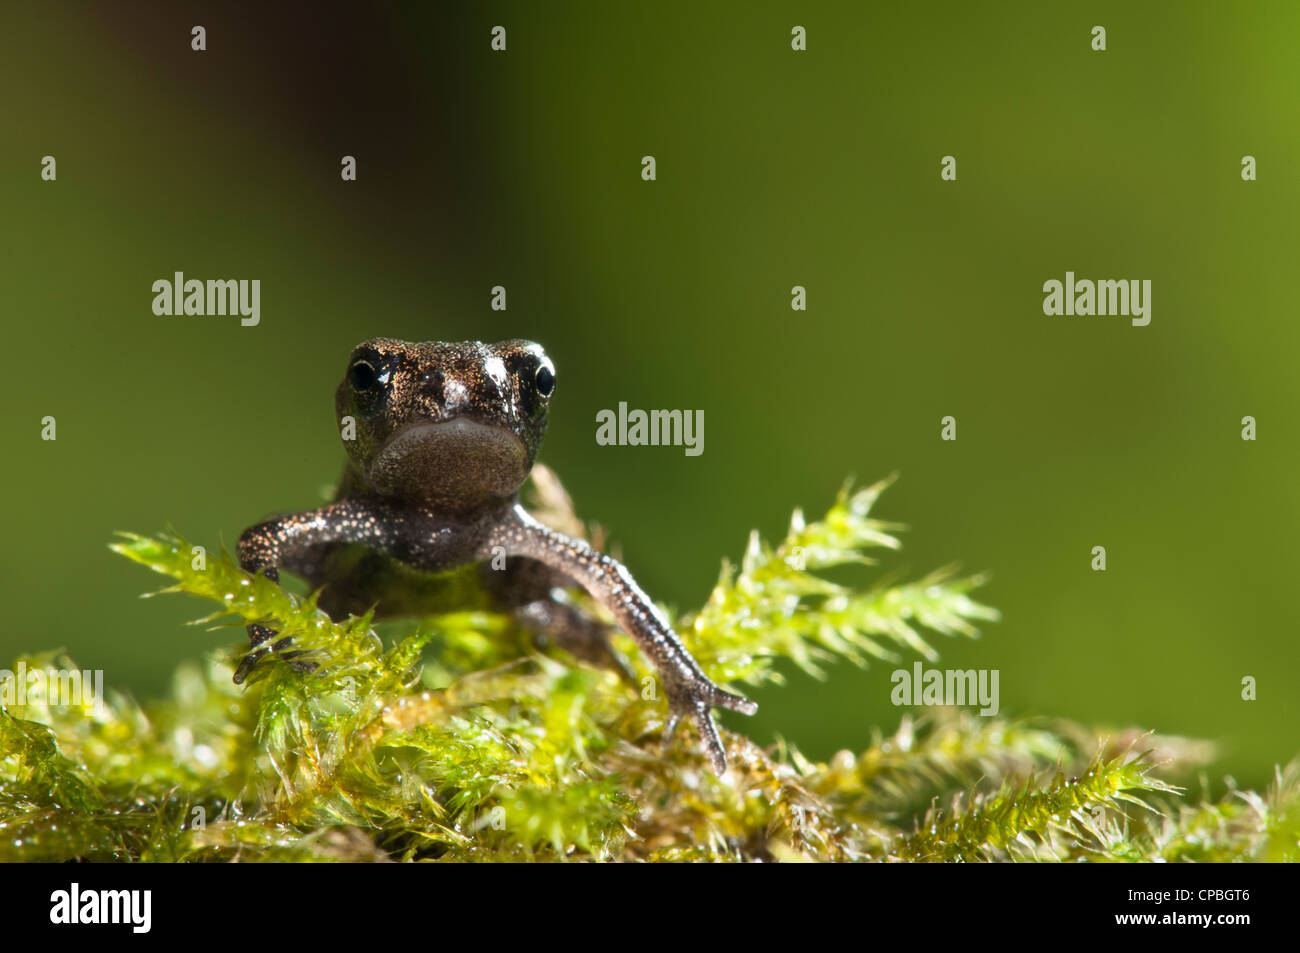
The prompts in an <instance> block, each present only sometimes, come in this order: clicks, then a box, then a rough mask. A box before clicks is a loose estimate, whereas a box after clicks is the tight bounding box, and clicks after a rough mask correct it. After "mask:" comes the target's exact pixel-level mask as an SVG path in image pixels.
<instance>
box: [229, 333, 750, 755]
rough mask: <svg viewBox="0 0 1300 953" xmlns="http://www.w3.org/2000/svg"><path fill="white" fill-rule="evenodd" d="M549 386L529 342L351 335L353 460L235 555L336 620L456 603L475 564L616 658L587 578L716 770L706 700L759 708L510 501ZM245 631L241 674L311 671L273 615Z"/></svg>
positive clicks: (347, 405)
mask: <svg viewBox="0 0 1300 953" xmlns="http://www.w3.org/2000/svg"><path fill="white" fill-rule="evenodd" d="M555 383H556V381H555V368H554V366H553V365H552V363H551V361H550V359H549V358H548V357H547V356H546V353H545V352H544V351H543V350H542V348H541V347H540V346H539V345H537V344H534V343H532V342H531V341H524V340H512V341H502V342H500V343H497V344H484V343H481V342H478V341H467V342H460V343H443V342H438V341H427V342H423V343H409V342H406V341H397V340H393V339H391V338H375V339H373V340H370V341H366V342H364V343H362V344H360V345H358V346H357V347H356V348H355V349H354V350H353V352H352V355H351V357H350V358H349V359H348V367H347V371H346V373H345V375H344V378H343V381H342V383H340V384H339V387H338V391H337V392H336V394H335V401H334V406H335V412H336V415H337V417H338V420H339V428H340V433H341V434H342V435H343V437H344V446H345V448H346V450H347V467H346V469H345V471H344V475H343V479H342V482H341V484H340V486H339V489H338V493H337V495H336V497H335V500H334V502H332V503H330V504H329V505H328V506H324V507H321V508H320V509H317V510H312V511H310V512H305V513H296V514H293V515H290V516H285V517H282V518H278V519H273V520H269V521H268V522H265V523H261V524H259V525H257V526H253V527H251V528H249V529H248V530H246V531H245V532H244V533H243V535H242V536H241V537H240V539H239V561H240V564H241V565H242V566H243V568H244V569H246V570H248V571H249V572H260V573H262V574H263V575H265V576H267V577H269V578H270V579H272V580H276V581H278V580H279V570H280V569H282V568H283V569H287V570H289V571H290V572H293V573H295V574H297V575H299V576H301V577H303V578H304V579H306V580H307V581H308V582H309V583H310V584H311V585H312V586H313V587H315V588H318V589H320V591H321V594H320V601H319V605H320V607H321V608H322V609H324V610H325V611H326V612H328V613H329V614H330V615H331V616H332V617H334V618H336V619H337V618H342V617H344V616H346V615H347V614H349V613H352V614H360V613H363V612H365V611H366V610H367V609H370V608H371V607H374V608H375V610H376V614H377V615H381V616H383V615H389V616H391V615H411V614H419V613H422V612H436V611H445V610H447V609H450V608H455V606H454V604H449V603H454V601H455V599H456V598H458V595H463V592H464V589H463V586H458V584H457V583H456V582H455V579H456V577H458V576H459V575H461V574H462V573H463V571H465V569H466V567H473V566H476V567H477V572H478V576H479V580H480V582H481V584H482V585H481V587H480V588H481V591H482V592H483V593H486V596H487V599H488V600H489V604H491V605H492V606H494V607H496V608H498V609H501V610H505V611H509V612H512V613H513V614H514V615H515V617H516V618H517V619H518V620H519V621H520V622H521V624H523V625H524V626H525V627H527V628H528V629H530V630H532V631H534V632H536V633H538V634H539V635H544V636H548V637H550V638H552V639H553V640H554V641H556V642H557V643H558V644H560V645H562V646H564V647H565V648H567V649H569V650H570V651H571V652H572V653H573V654H574V655H576V656H578V657H580V658H585V659H588V660H592V661H601V660H608V659H611V658H616V656H615V655H614V653H613V652H612V650H611V649H610V647H609V643H608V631H607V629H606V627H605V626H604V625H602V624H601V623H599V622H597V621H596V620H593V619H591V618H590V617H589V616H587V615H585V614H584V613H582V612H580V611H579V610H578V608H577V607H576V606H575V605H574V604H573V603H572V602H570V601H568V600H567V599H566V598H565V593H564V588H565V587H571V586H575V585H576V586H580V587H581V588H583V589H586V590H587V592H589V593H590V594H591V595H592V596H593V597H594V598H595V599H596V600H597V601H598V602H600V603H601V604H603V605H604V606H605V607H606V608H607V609H608V610H609V611H610V613H611V614H612V615H613V617H614V619H615V620H616V621H617V622H618V624H619V625H620V626H621V627H622V628H623V630H624V631H626V632H627V633H628V635H630V636H631V637H632V638H633V639H634V640H635V641H636V643H637V645H638V646H640V648H641V650H642V651H643V652H644V653H645V654H646V656H647V657H648V658H649V659H650V661H651V662H652V663H653V665H654V667H655V669H656V670H657V672H658V674H659V677H660V679H661V681H662V683H663V686H664V689H665V694H666V695H667V700H668V708H669V717H668V728H667V734H668V735H671V734H672V732H673V729H674V728H675V727H676V725H677V723H678V722H679V721H680V720H681V718H682V717H683V716H685V717H689V718H690V719H692V720H693V721H694V723H695V725H696V727H697V729H698V731H699V734H700V737H701V739H702V742H703V744H704V747H705V750H706V752H707V754H708V756H709V760H710V762H711V764H712V766H713V769H714V770H715V771H716V772H718V773H719V774H721V773H722V772H723V771H724V770H725V769H726V756H725V753H724V751H723V747H722V742H721V740H720V738H719V737H718V731H717V728H716V726H715V725H714V723H713V717H712V711H711V709H713V708H715V707H719V708H729V709H732V710H734V711H740V712H744V713H745V714H753V713H754V712H755V711H756V710H757V706H756V705H755V704H754V703H753V702H752V701H749V700H748V699H745V698H741V697H740V696H737V695H733V694H731V693H729V692H725V691H723V690H722V689H720V688H718V687H717V686H716V685H714V684H713V682H711V681H710V680H709V679H708V678H707V677H706V676H705V674H704V673H703V672H702V671H701V670H700V667H699V665H697V664H696V662H695V660H694V659H693V658H692V657H691V654H690V653H689V652H688V651H687V650H686V647H685V646H683V645H682V643H681V641H680V640H679V639H678V638H677V635H676V634H675V633H674V632H673V630H672V628H671V626H670V625H669V624H668V621H667V620H666V619H665V618H664V616H663V614H662V613H661V612H660V611H659V609H658V608H657V607H656V606H655V604H654V603H653V602H651V600H650V598H649V597H648V596H647V595H646V594H645V592H644V591H642V589H641V587H640V586H638V585H637V583H636V581H635V580H634V579H633V578H632V576H631V574H630V573H629V572H628V571H627V569H626V568H624V567H623V565H622V564H620V563H619V562H618V561H617V560H615V559H612V558H611V557H609V556H607V555H605V554H603V553H600V552H597V551H595V550H594V549H592V548H591V547H590V546H589V545H588V544H587V543H585V542H583V541H582V540H579V539H572V538H570V537H568V536H565V535H564V534H562V533H558V532H556V531H554V530H552V529H550V528H548V527H546V526H544V525H542V524H541V523H540V522H538V521H537V520H536V519H534V518H533V517H532V516H530V515H529V514H528V513H527V512H526V511H525V510H524V509H523V507H522V506H521V505H520V504H519V488H520V486H521V485H522V484H523V482H524V480H525V478H526V477H527V476H528V473H529V471H530V470H531V469H532V466H533V461H534V458H535V457H536V455H537V450H538V448H539V447H540V445H541V442H542V437H543V436H544V435H545V433H546V420H547V409H548V407H549V405H550V401H551V397H552V396H553V394H554V392H555ZM502 556H504V557H505V558H504V560H502V559H501V557H502ZM503 563H504V568H500V567H501V566H502V564H503ZM493 566H496V567H498V568H492V567H493ZM458 571H459V572H458ZM248 634H249V639H250V640H251V642H252V650H251V651H250V652H249V653H248V655H247V656H245V657H244V659H243V660H242V661H241V663H240V665H239V668H238V670H237V671H236V673H235V681H236V682H242V681H243V680H244V679H245V678H246V677H247V676H248V673H249V672H250V671H251V670H252V668H253V666H254V664H256V662H257V661H258V659H260V658H261V657H262V656H264V655H265V654H267V652H271V651H274V652H277V653H279V654H280V655H281V657H282V658H285V659H286V660H289V661H290V662H291V664H296V665H298V666H299V667H301V668H304V669H311V668H313V667H314V666H313V665H311V664H310V663H308V662H306V661H304V660H302V659H300V658H298V653H295V652H293V651H292V650H289V644H288V643H289V640H288V639H277V638H276V633H275V632H273V631H272V630H270V629H268V628H267V627H265V626H262V625H256V624H254V625H250V626H249V627H248Z"/></svg>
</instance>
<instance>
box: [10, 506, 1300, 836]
mask: <svg viewBox="0 0 1300 953" xmlns="http://www.w3.org/2000/svg"><path fill="white" fill-rule="evenodd" d="M884 487H885V484H883V483H882V484H877V485H875V486H872V487H869V488H866V489H861V490H858V491H856V492H854V491H850V490H849V489H848V488H846V489H845V490H843V491H842V492H841V493H840V495H839V496H838V498H837V499H836V501H835V503H834V505H833V506H832V507H831V509H830V510H829V512H828V513H827V514H826V515H825V517H823V518H822V519H820V520H817V521H815V522H811V523H807V522H805V521H804V520H803V518H802V517H801V516H800V515H799V514H797V513H796V514H795V517H794V519H793V520H792V521H791V525H790V530H789V532H788V534H787V536H786V538H785V539H783V540H782V541H781V542H780V543H778V544H777V545H775V546H771V545H767V544H765V543H764V542H762V541H761V540H760V539H759V538H758V537H757V535H755V536H753V537H752V538H751V539H750V542H749V545H748V547H747V548H746V550H745V554H744V557H743V559H742V560H741V563H740V565H739V566H729V565H724V567H723V570H722V574H721V577H720V578H719V580H718V583H717V585H716V587H715V588H714V591H713V593H712V595H711V596H710V598H709V600H708V602H707V603H706V605H705V606H704V607H703V608H702V609H701V610H700V611H699V612H697V613H694V614H692V615H689V616H684V617H682V618H680V619H677V620H675V623H676V625H677V627H678V630H679V631H680V632H681V633H682V635H683V637H684V640H685V641H686V642H687V644H688V646H689V648H690V649H691V651H692V652H693V653H694V654H695V657H696V658H697V659H698V660H699V661H700V663H701V665H702V667H703V668H704V669H705V671H706V672H707V674H708V675H709V676H710V677H711V678H713V679H714V680H715V681H718V682H720V683H727V682H739V683H747V684H750V685H757V684H762V683H765V682H779V680H780V672H779V670H778V668H777V663H778V662H779V661H780V660H783V659H784V660H788V661H789V662H792V663H794V664H795V665H797V666H799V667H800V668H802V669H804V670H806V671H809V672H812V673H814V674H817V675H823V674H824V670H825V667H826V666H827V664H828V663H830V662H831V661H833V660H835V659H838V658H844V659H849V660H851V661H853V662H856V663H859V664H865V663H866V662H867V661H869V660H870V659H873V658H874V659H887V660H897V659H900V658H901V657H902V655H903V654H904V653H908V652H915V653H920V654H921V655H924V656H926V657H927V658H934V657H935V651H934V648H933V645H932V644H931V643H932V642H933V640H934V636H935V635H936V634H938V635H944V636H973V635H975V634H976V629H975V625H976V624H977V623H978V622H981V621H985V620H991V619H994V618H996V613H995V612H994V611H993V610H991V609H989V608H987V607H986V606H983V605H981V604H980V603H979V602H977V601H976V600H975V599H974V598H973V597H972V595H971V593H972V592H973V591H974V590H975V589H976V588H977V587H978V586H979V584H980V583H981V581H982V579H981V578H980V577H978V576H974V577H961V576H958V575H956V574H955V573H954V572H952V571H951V570H945V571H941V572H938V573H934V574H932V575H930V576H928V577H926V578H923V579H921V580H919V581H916V582H910V583H909V582H901V583H900V582H890V581H885V582H879V583H877V584H875V585H863V586H857V587H855V586H846V585H842V584H836V583H832V582H831V581H829V580H828V579H827V578H826V577H825V574H824V571H825V570H827V569H833V568H836V567H841V566H846V565H855V564H856V565H871V564H872V563H873V562H874V560H873V558H872V557H873V555H874V554H877V553H879V552H880V551H882V550H883V551H888V550H894V549H897V548H898V547H899V542H898V539H897V537H896V536H895V535H894V534H895V532H896V531H897V530H898V529H899V527H897V526H895V525H892V524H888V523H884V522H882V521H880V520H877V519H875V518H874V517H873V516H872V515H871V512H872V510H873V508H874V506H875V504H876V501H877V498H878V497H879V495H880V493H881V491H882V490H883V489H884ZM546 489H547V485H543V490H544V491H545V490H546ZM550 489H551V490H552V491H554V489H555V488H554V487H553V486H552V487H550ZM557 500H558V501H560V502H561V503H562V502H563V496H562V494H557V493H555V492H551V496H550V499H549V501H548V500H543V503H544V504H547V503H549V504H555V503H556V501H557ZM544 509H546V508H545V507H544ZM548 516H549V518H550V519H551V520H552V521H553V522H556V523H557V524H561V525H563V528H565V529H566V530H567V531H570V532H572V531H574V526H575V524H576V525H579V526H580V524H577V523H576V518H575V517H573V515H572V513H571V511H566V507H565V506H563V505H559V506H555V505H550V506H549V512H548ZM113 549H114V550H116V551H117V552H118V553H120V554H122V555H123V556H126V557H127V558H129V559H132V560H134V561H136V562H139V563H141V564H143V565H146V566H149V567H150V568H152V569H154V570H155V571H157V572H159V573H162V574H164V575H166V576H169V577H171V578H172V579H173V580H174V582H173V584H172V585H170V586H168V587H167V588H166V589H165V590H163V591H164V592H185V593H189V594H191V595H194V596H198V597H200V598H203V599H207V600H210V601H212V602H214V603H216V605H217V607H218V608H217V609H216V611H215V613H213V614H212V615H209V616H207V617H205V618H204V619H202V620H199V621H200V622H204V623H209V622H215V621H217V620H219V619H222V618H227V619H229V618H231V617H233V619H234V621H236V622H246V621H263V622H267V623H268V624H271V625H272V626H273V627H274V628H275V629H277V630H279V631H281V632H283V633H284V634H286V635H292V636H293V638H294V642H295V647H296V648H298V649H306V650H308V651H309V652H311V653H312V657H313V658H314V659H315V660H316V661H317V662H318V663H320V668H319V669H318V670H316V671H315V672H312V673H310V674H303V673H301V672H298V671H296V670H294V669H292V668H290V667H289V666H287V665H284V664H282V663H280V662H279V661H277V660H275V659H274V658H268V659H265V660H263V661H262V662H261V663H259V664H258V666H257V667H256V668H255V669H254V672H253V675H252V677H251V678H250V684H249V685H248V686H247V687H246V688H243V687H237V686H235V685H233V684H232V683H231V680H230V678H231V672H232V668H231V660H230V659H229V658H227V657H225V656H216V655H214V656H211V657H209V658H207V659H206V661H204V662H203V663H201V664H198V663H192V662H191V663H186V664H184V665H182V666H181V667H180V669H179V670H178V671H177V673H176V676H175V679H174V685H173V689H172V692H171V694H170V697H169V698H167V699H166V700H163V701H158V702H154V703H151V704H147V705H143V706H142V705H139V704H137V703H136V702H134V701H132V700H131V699H130V698H128V697H125V696H122V695H117V694H110V697H109V698H107V699H106V700H105V704H104V705H103V706H102V707H101V708H99V709H98V710H91V711H87V710H85V709H82V708H76V707H71V708H69V707H62V708H60V707H52V706H51V705H49V704H48V703H47V702H46V701H45V700H42V699H41V698H39V697H37V698H27V699H26V700H25V701H26V704H24V705H21V706H19V705H17V704H11V705H7V706H5V707H3V708H0V861H13V860H42V861H61V860H70V859H75V858H84V859H87V860H144V861H199V860H212V861H221V860H243V861H253V860H262V861H284V860H561V859H565V860H714V861H718V860H755V859H776V860H908V861H929V860H1002V859H1011V860H1015V859H1033V860H1044V859H1056V860H1089V859H1099V860H1116V859H1119V860H1156V859H1164V860H1291V859H1295V855H1296V853H1297V847H1296V845H1297V841H1298V840H1300V768H1297V767H1296V766H1294V765H1293V766H1292V767H1290V768H1288V769H1286V770H1284V771H1279V772H1278V777H1277V781H1276V783H1275V784H1274V786H1273V787H1272V788H1271V789H1270V790H1269V791H1268V792H1267V793H1265V794H1255V793H1251V792H1236V791H1230V792H1229V794H1228V796H1227V797H1225V798H1224V799H1222V800H1221V801H1218V802H1214V803H1208V802H1205V803H1200V804H1196V805H1190V804H1187V803H1185V802H1183V801H1182V800H1181V797H1180V789H1179V788H1178V787H1176V786H1175V785H1174V783H1173V779H1174V778H1175V777H1176V776H1177V774H1176V772H1177V771H1178V770H1180V769H1183V768H1185V767H1187V766H1189V765H1192V766H1194V765H1197V764H1199V763H1201V762H1203V761H1204V759H1205V750H1204V746H1197V745H1195V744H1192V743H1190V742H1185V741H1183V740H1181V739H1173V738H1156V737H1154V736H1150V735H1133V736H1131V737H1127V738H1124V737H1121V738H1119V739H1115V740H1112V741H1110V742H1102V743H1101V745H1100V746H1099V745H1098V744H1097V743H1096V741H1095V736H1094V735H1093V733H1091V732H1089V731H1087V730H1085V729H1083V728H1081V727H1079V726H1076V725H1070V724H1067V723H1060V722H1050V721H1044V720H1037V721H1036V720H1022V721H1010V720H1006V719H1000V718H995V719H989V718H980V717H975V716H974V715H972V714H970V713H967V712H964V711H956V710H940V711H937V712H936V713H935V714H933V715H932V716H930V717H927V718H925V719H922V720H920V721H915V722H914V721H913V720H912V719H911V718H910V717H905V718H904V719H903V721H902V724H901V725H900V727H899V728H898V730H897V731H895V732H894V733H893V734H892V735H889V736H882V735H877V736H876V737H875V738H873V739H871V741H870V743H869V744H868V745H867V746H866V747H865V748H864V750H862V751H861V752H858V753H852V752H847V751H845V752H840V753H839V754H837V755H836V756H835V757H834V758H832V759H831V761H830V762H829V763H827V764H818V763H814V762H811V761H809V760H807V759H806V758H804V757H802V756H801V755H800V754H799V752H797V751H795V750H793V749H789V748H786V747H784V746H777V747H776V748H775V749H773V750H764V749H761V748H759V747H758V746H756V745H754V744H753V743H751V742H750V741H748V740H747V739H745V738H744V737H742V736H741V735H738V734H734V733H731V732H727V731H724V732H723V735H724V740H725V743H726V745H727V749H728V756H729V759H730V762H731V768H730V770H729V771H728V775H727V777H725V778H717V777H715V776H713V775H712V774H711V773H710V772H709V770H708V769H707V766H706V764H705V762H704V761H703V759H702V756H701V754H700V752H699V750H698V746H697V745H696V744H695V743H694V742H695V739H694V738H693V737H680V738H678V739H677V740H676V741H675V742H673V743H671V744H668V745H665V744H664V743H663V739H662V731H663V727H664V718H665V714H666V711H665V706H664V702H663V700H662V698H657V697H655V693H654V691H653V685H654V682H653V679H652V678H651V676H652V674H653V673H652V672H651V671H649V670H648V669H647V668H646V667H645V663H644V661H643V660H641V659H640V658H639V656H638V655H637V653H636V652H635V647H634V646H633V645H632V643H631V642H630V640H626V639H623V637H622V636H620V637H619V639H620V640H621V642H620V645H619V648H620V649H621V650H622V651H623V653H624V654H625V655H627V656H628V657H629V658H630V659H632V660H633V664H634V665H635V666H636V667H637V675H638V676H639V677H641V678H642V679H643V681H642V682H641V684H642V685H643V686H645V687H643V688H642V689H641V690H638V689H637V688H634V687H632V686H629V685H628V683H627V682H626V681H624V680H621V679H620V678H618V677H617V676H616V675H614V674H612V673H609V672H604V671H599V670H593V669H590V668H587V667H585V666H581V665H579V664H577V663H576V662H574V660H572V659H570V658H568V657H567V656H563V654H562V653H559V652H550V653H545V652H542V651H539V650H537V649H536V648H534V647H533V645H532V644H531V643H530V641H529V639H528V638H527V637H526V635H525V634H524V633H522V632H519V631H518V630H517V629H515V628H514V626H513V624H512V623H511V621H510V620H509V619H507V618H505V617H502V616H498V615H494V614H491V613H487V612H482V611H464V612H458V613H453V614H446V615H440V616H436V617H431V618H427V619H421V620H418V621H417V622H415V623H413V625H412V626H411V627H408V628H407V629H406V630H405V631H402V632H399V633H397V634H396V635H395V637H394V638H392V639H390V642H391V645H390V646H389V647H385V644H384V643H383V641H381V639H380V638H379V636H378V635H377V634H376V633H375V631H374V629H373V627H372V624H371V619H370V618H368V617H363V618H353V619H349V620H347V621H346V622H344V623H341V624H340V623H334V622H332V621H330V620H329V619H328V618H327V617H326V616H325V615H324V614H323V613H321V612H320V611H319V610H317V608H316V605H315V601H314V599H312V598H306V599H298V598H295V597H293V596H292V595H290V594H288V593H286V592H285V591H283V590H282V589H280V588H279V587H278V586H276V585H274V584H273V583H271V582H270V581H268V580H266V579H264V578H261V577H255V576H250V575H249V574H247V573H245V572H243V571H242V570H240V569H239V568H238V566H236V565H235V564H234V562H233V561H232V560H231V559H230V557H229V556H228V555H226V554H224V553H223V554H222V555H221V556H220V557H219V558H214V559H210V560H208V561H207V562H206V565H202V568H196V563H195V561H194V557H193V553H192V549H191V546H190V544H189V543H187V542H186V541H184V540H182V539H179V538H171V537H167V538H157V539H151V538H146V537H142V536H135V535H129V534H124V535H123V537H122V539H121V541H119V542H117V543H115V544H114V545H113ZM593 611H595V610H594V607H593ZM241 634H242V630H241ZM21 661H23V662H25V663H26V665H27V667H28V668H29V669H33V668H46V667H58V668H63V669H68V668H72V667H73V666H72V663H71V661H70V660H68V659H66V658H62V657H59V656H56V655H45V656H31V657H26V658H24V659H22V660H21ZM685 730H687V731H689V729H685ZM1153 751H1159V752H1160V753H1161V754H1160V758H1161V759H1162V760H1159V761H1158V760H1157V758H1156V757H1154V756H1153V755H1152V754H1151V752H1153Z"/></svg>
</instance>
